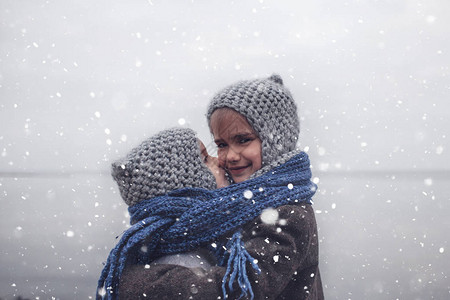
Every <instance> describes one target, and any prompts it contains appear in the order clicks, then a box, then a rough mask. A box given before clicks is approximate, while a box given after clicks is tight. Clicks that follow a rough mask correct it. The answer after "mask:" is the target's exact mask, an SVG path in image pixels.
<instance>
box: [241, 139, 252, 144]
mask: <svg viewBox="0 0 450 300" xmlns="http://www.w3.org/2000/svg"><path fill="white" fill-rule="evenodd" d="M251 140H252V139H251V138H242V139H240V140H239V143H240V144H245V143H247V142H250V141H251Z"/></svg>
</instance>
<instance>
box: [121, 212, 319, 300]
mask: <svg viewBox="0 0 450 300" xmlns="http://www.w3.org/2000/svg"><path fill="white" fill-rule="evenodd" d="M277 210H278V213H279V219H278V222H277V224H275V225H270V224H265V223H263V222H262V221H261V219H260V218H259V217H258V218H257V219H255V220H254V221H252V222H249V223H248V224H246V225H245V226H244V227H243V238H242V240H243V241H244V242H245V248H246V249H247V251H248V252H249V254H250V255H251V256H252V257H254V258H255V259H257V260H258V266H259V267H260V268H261V273H260V274H259V275H258V274H256V273H255V272H254V271H253V269H252V268H251V267H250V265H247V272H248V276H249V279H250V282H251V284H252V289H253V292H254V294H255V299H288V300H293V299H310V300H313V299H314V300H315V299H323V298H324V296H323V290H322V283H321V279H320V273H319V266H318V262H319V252H318V251H319V248H318V238H317V225H316V220H315V216H314V210H313V208H312V207H311V205H309V204H302V205H285V206H281V207H279V208H278V209H277ZM197 269H198V270H197ZM197 269H196V270H193V269H189V268H186V267H182V266H176V265H164V264H160V265H158V264H156V265H150V267H148V266H147V268H146V267H144V266H143V265H133V266H129V267H127V268H126V269H125V272H124V274H123V275H122V278H121V281H120V286H119V297H120V299H158V300H162V299H170V300H172V299H206V300H208V299H223V295H222V278H223V276H224V274H225V270H226V268H224V267H217V266H216V267H212V268H211V269H210V270H209V271H207V272H205V271H203V270H200V268H197ZM234 290H235V292H236V293H235V294H232V295H229V296H228V299H238V298H239V295H240V289H239V288H238V287H237V286H236V288H235V289H234Z"/></svg>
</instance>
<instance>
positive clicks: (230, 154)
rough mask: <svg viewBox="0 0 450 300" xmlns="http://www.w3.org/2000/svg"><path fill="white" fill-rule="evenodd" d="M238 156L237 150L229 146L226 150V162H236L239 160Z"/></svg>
mask: <svg viewBox="0 0 450 300" xmlns="http://www.w3.org/2000/svg"><path fill="white" fill-rule="evenodd" d="M239 158H240V155H239V152H237V151H235V150H234V149H233V147H230V148H229V149H228V151H227V162H236V161H239Z"/></svg>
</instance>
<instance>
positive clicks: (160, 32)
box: [0, 0, 450, 299]
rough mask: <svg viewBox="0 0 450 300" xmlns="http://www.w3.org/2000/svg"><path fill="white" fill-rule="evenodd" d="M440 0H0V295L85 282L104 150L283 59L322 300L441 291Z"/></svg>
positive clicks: (443, 82) (443, 32) (113, 224)
mask: <svg viewBox="0 0 450 300" xmlns="http://www.w3.org/2000/svg"><path fill="white" fill-rule="evenodd" d="M449 14H450V2H448V1H446V0H431V1H414V0H412V1H390V0H384V1H382V0H379V1H377V0H373V1H369V0H367V1H356V0H354V1H341V0H326V1H321V2H312V1H310V2H305V1H274V0H273V1H263V0H260V1H239V2H235V1H216V0H214V1H208V2H205V1H202V2H200V1H199V2H197V1H185V2H181V1H179V2H177V3H174V2H163V1H154V0H152V1H105V0H99V1H86V0H82V1H75V2H71V1H43V0H41V1H27V2H23V1H13V0H4V1H2V3H1V4H0V20H1V23H0V24H1V25H0V200H1V205H2V210H1V212H0V239H1V240H0V241H1V244H2V249H1V252H0V298H7V299H13V298H14V297H15V296H18V295H21V296H23V297H27V298H30V299H37V298H40V299H52V297H54V298H55V299H68V298H74V299H86V298H89V297H92V296H94V293H95V288H96V281H97V279H98V276H99V274H100V271H101V268H102V262H103V261H104V260H105V259H106V257H107V255H108V253H109V250H110V249H111V247H112V246H113V245H114V244H115V242H116V240H115V237H116V236H117V235H119V234H120V233H121V232H122V231H123V230H125V229H126V228H127V223H128V215H127V214H126V205H125V204H123V203H122V201H121V199H120V195H119V194H118V192H117V189H116V186H115V184H114V183H113V181H112V179H111V178H110V175H109V165H110V163H111V161H113V160H115V159H117V158H118V157H120V156H122V155H124V154H125V153H126V152H127V151H128V150H130V149H131V148H132V147H133V146H135V145H137V144H138V143H139V142H140V141H141V140H142V139H144V138H145V137H146V136H149V135H151V134H154V133H156V132H157V131H159V130H161V129H164V128H168V127H173V126H187V127H191V128H193V129H195V130H196V131H198V132H199V136H200V137H201V138H202V139H203V140H204V142H205V145H207V147H208V149H209V150H210V149H213V147H212V144H211V138H210V135H209V131H208V128H207V125H206V120H205V118H204V114H205V112H206V105H207V103H208V101H209V99H210V98H211V97H212V95H213V94H214V93H215V92H217V91H218V90H219V89H221V88H223V87H224V86H225V85H228V84H230V83H232V82H235V81H237V80H240V79H249V78H256V77H262V76H269V75H270V74H272V73H274V72H275V73H279V74H280V75H281V76H282V77H283V79H284V83H285V85H286V86H287V87H288V88H289V89H290V90H291V92H292V94H293V96H294V98H295V99H296V100H297V102H298V105H299V112H300V116H301V119H302V122H301V136H300V147H301V148H303V149H305V150H307V151H308V153H309V155H310V157H311V161H312V163H313V168H314V170H313V172H314V177H315V178H314V182H316V183H318V186H319V191H318V193H317V194H316V197H315V199H314V200H315V204H314V205H315V207H316V211H317V221H318V225H319V235H320V236H319V237H320V240H321V271H322V277H323V283H324V289H325V295H326V297H327V299H343V298H346V299H396V298H399V299H422V298H423V299H433V298H434V299H443V298H448V297H449V296H450V294H449V293H450V280H449V278H448V276H449V271H448V270H450V263H449V261H450V259H449V258H448V253H449V252H450V251H448V246H449V245H448V243H449V242H448V236H449V228H450V226H449V225H450V224H449V221H448V218H447V217H446V216H448V215H449V214H450V203H449V202H450V198H449V194H450V188H449V187H448V182H449V179H450V175H449V174H450V173H449V171H450V154H449V147H450V145H449V144H450V143H449V139H448V133H449V131H448V128H450V110H449V108H450V104H449V102H448V101H449V99H450V97H449V96H450V84H449V82H450V81H449V75H450V74H449V65H450V41H449V40H448V36H449V34H450V29H449V28H450V26H449V25H450V24H449V23H450V21H449V19H448V15H449Z"/></svg>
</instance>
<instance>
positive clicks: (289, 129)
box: [206, 74, 300, 166]
mask: <svg viewBox="0 0 450 300" xmlns="http://www.w3.org/2000/svg"><path fill="white" fill-rule="evenodd" d="M224 107H228V108H231V109H233V110H235V111H237V112H238V113H240V114H242V115H243V116H244V117H246V118H247V121H248V123H249V124H250V126H251V127H252V128H253V129H254V130H255V132H256V134H257V135H258V136H259V138H260V139H261V143H262V165H263V166H266V165H267V164H269V163H271V162H274V161H276V160H277V159H278V158H279V157H280V155H282V154H285V153H288V152H290V151H292V150H294V149H295V146H296V143H297V139H298V135H299V133H300V122H299V119H298V115H297V106H296V104H295V101H294V99H293V98H292V95H291V93H290V92H289V90H288V89H287V88H285V87H284V85H283V80H282V78H281V77H280V76H279V75H277V74H274V75H272V76H270V77H269V78H266V79H256V80H247V81H240V82H237V83H235V84H232V85H230V86H228V87H226V88H224V89H223V90H221V91H220V92H219V93H217V94H216V95H215V96H214V98H213V99H212V100H211V102H210V103H209V107H208V111H207V114H206V116H207V118H208V123H210V121H211V115H212V114H213V112H214V111H215V110H216V109H219V108H224ZM230 126H232V124H230Z"/></svg>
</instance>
